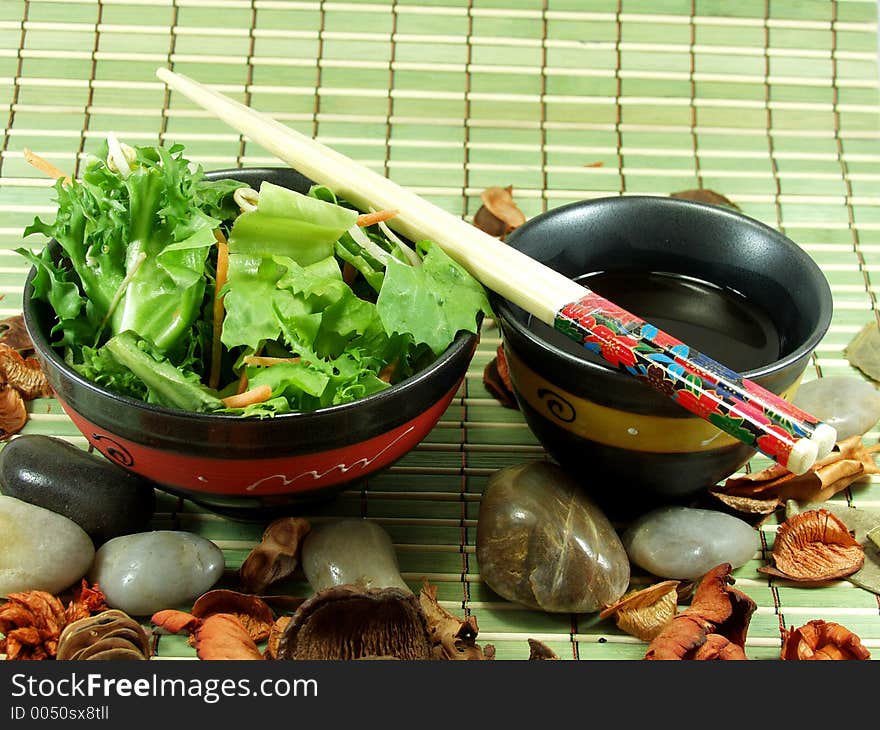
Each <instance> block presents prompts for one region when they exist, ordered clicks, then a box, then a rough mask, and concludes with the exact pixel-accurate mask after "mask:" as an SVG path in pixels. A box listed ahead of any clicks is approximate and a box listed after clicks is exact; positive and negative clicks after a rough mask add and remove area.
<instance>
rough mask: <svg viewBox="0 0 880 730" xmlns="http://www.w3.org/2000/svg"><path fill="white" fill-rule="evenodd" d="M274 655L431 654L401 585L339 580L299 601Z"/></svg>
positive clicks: (413, 603) (418, 612) (424, 628)
mask: <svg viewBox="0 0 880 730" xmlns="http://www.w3.org/2000/svg"><path fill="white" fill-rule="evenodd" d="M277 656H278V658H279V659H334V660H339V659H360V658H361V657H365V656H394V657H397V658H398V659H409V660H412V659H422V660H424V659H431V658H432V652H431V637H430V635H429V633H428V625H427V621H426V619H425V615H424V613H423V612H422V609H421V607H420V606H419V601H418V599H417V598H416V597H415V596H414V595H413V594H412V593H409V592H407V591H403V590H401V589H400V588H379V589H370V588H363V587H361V586H357V585H339V586H334V587H332V588H327V589H325V590H322V591H319V592H318V593H316V594H315V595H314V596H312V597H311V598H309V599H308V600H307V601H306V602H305V603H303V604H302V606H300V607H299V608H298V609H297V611H296V613H295V614H294V615H293V619H292V620H291V621H290V623H288V625H287V628H286V629H285V630H284V633H283V634H282V635H281V638H280V640H279V642H278V649H277Z"/></svg>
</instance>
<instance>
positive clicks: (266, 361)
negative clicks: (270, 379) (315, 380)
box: [242, 355, 308, 367]
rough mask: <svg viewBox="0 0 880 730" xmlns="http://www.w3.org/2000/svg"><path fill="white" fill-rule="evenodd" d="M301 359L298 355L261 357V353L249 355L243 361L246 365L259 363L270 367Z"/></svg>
mask: <svg viewBox="0 0 880 730" xmlns="http://www.w3.org/2000/svg"><path fill="white" fill-rule="evenodd" d="M299 361H300V359H299V358H298V357H264V356H263V357H261V356H260V355H248V356H247V357H245V358H243V359H242V362H243V363H244V364H245V365H257V366H263V367H269V366H271V365H278V364H280V363H285V362H286V363H297V362H299ZM307 364H308V363H307Z"/></svg>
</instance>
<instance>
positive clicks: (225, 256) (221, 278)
mask: <svg viewBox="0 0 880 730" xmlns="http://www.w3.org/2000/svg"><path fill="white" fill-rule="evenodd" d="M214 238H216V239H217V276H216V277H215V282H214V333H213V338H212V340H211V370H210V373H211V375H210V378H209V380H208V385H209V386H210V387H212V388H215V389H216V388H217V387H218V386H219V385H220V355H221V354H222V343H221V342H220V333H221V332H222V330H223V315H224V313H225V310H224V308H223V297H221V296H220V291H221V290H222V289H223V286H224V285H225V284H226V278H227V277H228V276H229V246H228V244H227V243H226V237H225V236H224V235H223V233H222V232H221V231H220V229H219V228H218V229H217V230H215V231H214Z"/></svg>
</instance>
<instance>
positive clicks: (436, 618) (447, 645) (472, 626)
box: [419, 581, 494, 660]
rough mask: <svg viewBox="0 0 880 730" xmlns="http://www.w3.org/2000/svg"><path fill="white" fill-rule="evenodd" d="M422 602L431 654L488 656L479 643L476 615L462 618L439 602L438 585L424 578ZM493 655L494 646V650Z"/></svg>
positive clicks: (448, 657)
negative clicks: (429, 637) (477, 641)
mask: <svg viewBox="0 0 880 730" xmlns="http://www.w3.org/2000/svg"><path fill="white" fill-rule="evenodd" d="M419 604H420V605H421V608H422V611H424V614H425V618H426V619H427V621H428V632H429V634H430V636H431V653H432V654H433V656H434V658H435V659H456V660H469V659H477V660H482V659H487V658H491V657H487V656H486V654H485V653H484V651H483V650H482V649H481V648H480V647H479V646H478V645H477V643H476V638H477V634H478V633H479V629H478V628H477V617H476V616H473V615H471V616H468V617H467V618H465V619H459V618H457V617H455V616H453V615H452V614H451V613H449V611H447V610H446V609H445V608H443V607H442V606H441V605H440V604H439V603H438V601H437V586H433V585H431V584H429V583H428V582H427V581H425V583H424V585H423V586H422V590H421V593H420V594H419ZM492 656H494V649H493V651H492Z"/></svg>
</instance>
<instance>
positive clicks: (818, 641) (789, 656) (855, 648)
mask: <svg viewBox="0 0 880 730" xmlns="http://www.w3.org/2000/svg"><path fill="white" fill-rule="evenodd" d="M780 658H781V659H784V660H822V659H838V660H840V659H844V660H845V659H860V660H861V659H870V658H871V653H870V652H869V651H868V650H867V649H866V648H865V647H864V646H862V641H861V639H860V638H859V637H858V636H857V635H856V634H854V633H853V632H852V631H850V630H849V629H848V628H846V627H845V626H841V625H840V624H836V623H833V622H830V621H821V620H819V619H816V620H813V621H809V622H808V623H806V624H804V625H803V626H801V627H800V628H798V629H790V630H786V631H784V632H783V636H782V652H781V655H780Z"/></svg>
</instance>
